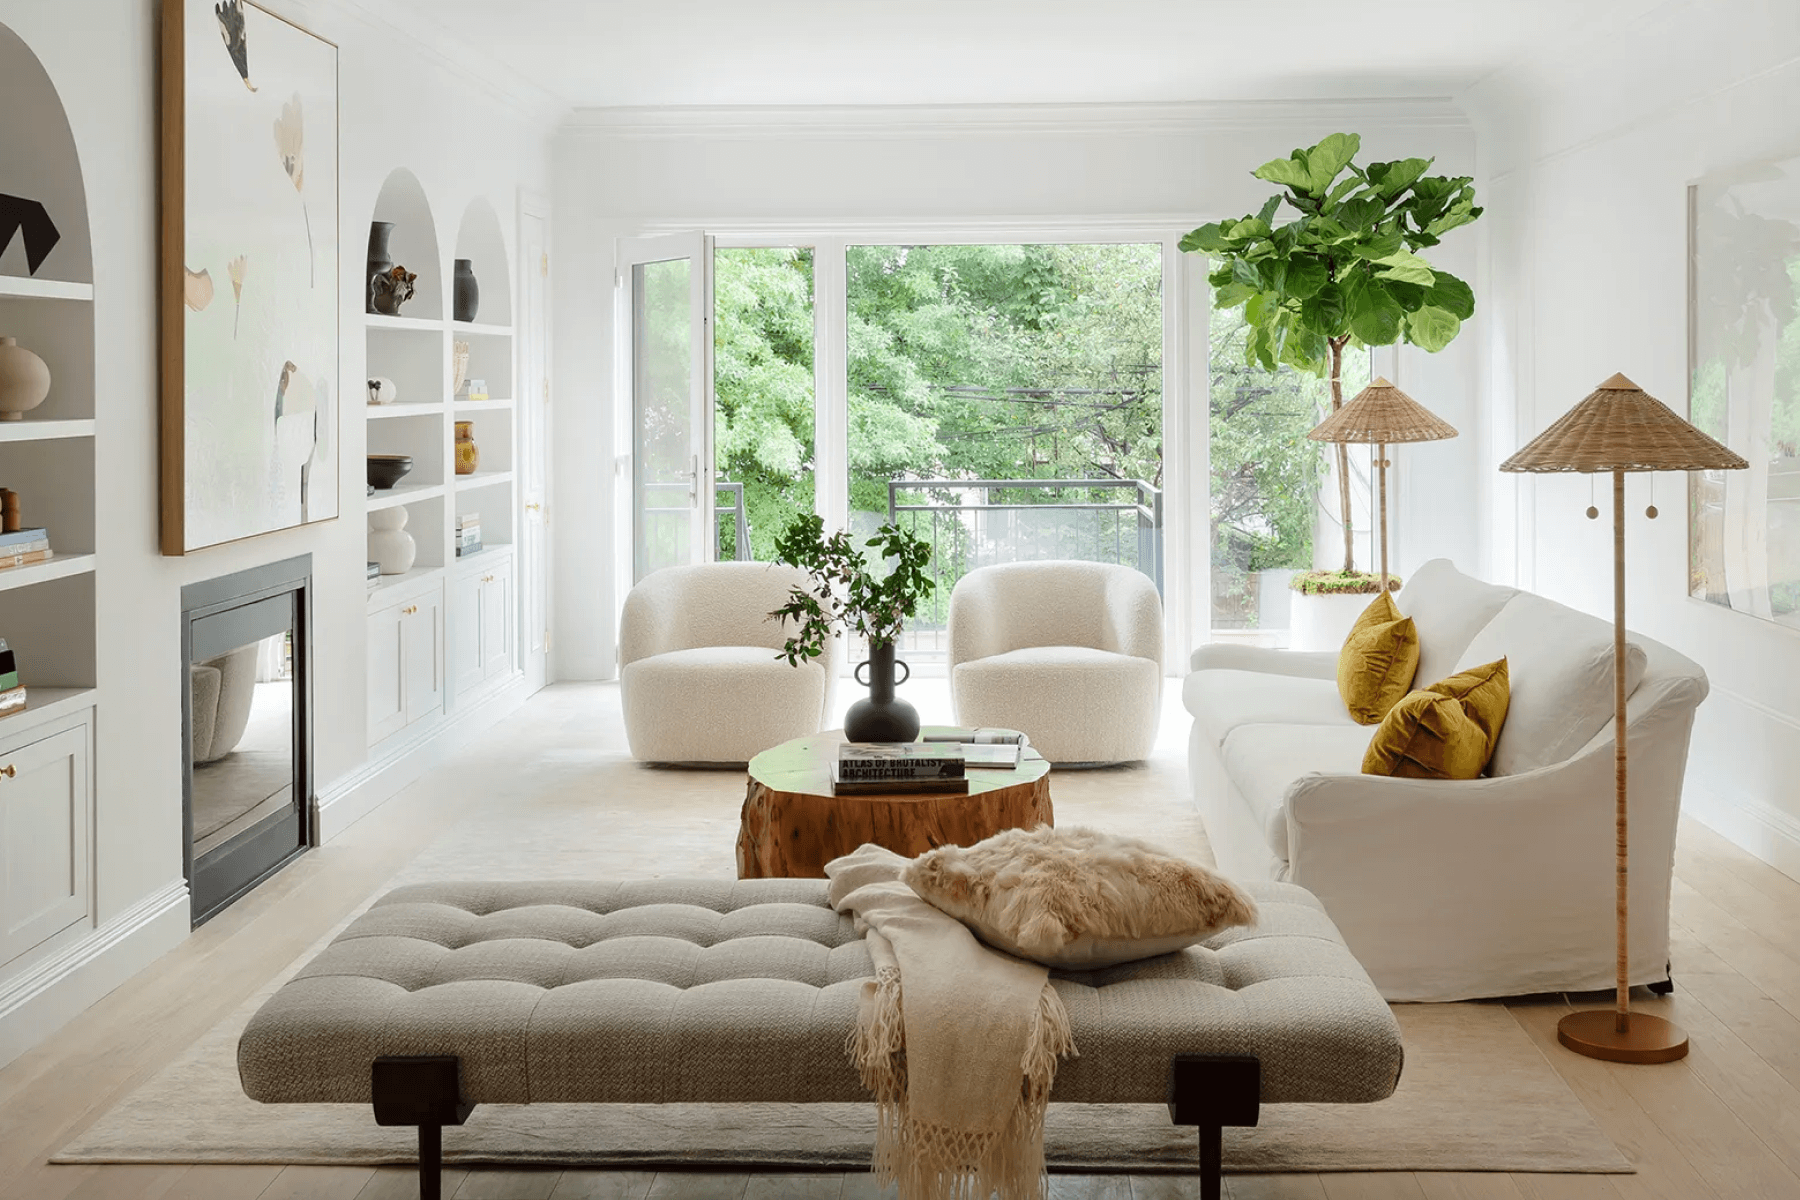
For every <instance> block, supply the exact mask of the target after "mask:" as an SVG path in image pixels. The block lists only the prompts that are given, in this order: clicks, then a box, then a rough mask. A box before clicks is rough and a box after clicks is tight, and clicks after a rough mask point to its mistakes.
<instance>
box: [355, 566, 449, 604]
mask: <svg viewBox="0 0 1800 1200" xmlns="http://www.w3.org/2000/svg"><path fill="white" fill-rule="evenodd" d="M443 574H444V568H442V567H414V568H413V569H412V570H410V571H404V572H402V573H400V574H399V575H383V576H382V577H381V582H380V583H378V584H376V585H375V586H374V587H372V588H370V589H369V601H370V604H371V606H378V605H380V604H384V603H386V602H387V597H388V596H390V595H392V594H393V593H395V592H397V591H401V590H404V589H406V588H409V587H411V586H412V585H413V584H416V583H423V582H425V581H427V580H430V579H438V578H442V576H443Z"/></svg>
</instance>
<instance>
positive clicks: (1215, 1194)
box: [1169, 1054, 1262, 1200]
mask: <svg viewBox="0 0 1800 1200" xmlns="http://www.w3.org/2000/svg"><path fill="white" fill-rule="evenodd" d="M1261 1108H1262V1063H1261V1062H1259V1061H1257V1059H1255V1058H1254V1057H1252V1056H1250V1055H1247V1054H1177V1055H1176V1056H1175V1057H1174V1058H1173V1059H1171V1060H1170V1062H1169V1121H1170V1122H1171V1123H1172V1124H1175V1125H1195V1126H1198V1127H1199V1129H1200V1200H1220V1196H1221V1195H1222V1194H1223V1192H1224V1174H1225V1146H1224V1143H1225V1126H1227V1125H1254V1124H1256V1119H1257V1117H1258V1115H1259V1114H1260V1112H1261Z"/></svg>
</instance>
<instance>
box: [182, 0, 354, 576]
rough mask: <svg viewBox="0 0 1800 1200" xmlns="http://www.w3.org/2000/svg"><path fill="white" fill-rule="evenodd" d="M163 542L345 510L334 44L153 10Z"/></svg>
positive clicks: (241, 22)
mask: <svg viewBox="0 0 1800 1200" xmlns="http://www.w3.org/2000/svg"><path fill="white" fill-rule="evenodd" d="M162 13H163V24H162V98H161V106H162V112H161V120H162V162H161V200H162V205H161V214H160V223H161V247H160V258H161V261H160V264H159V279H158V291H159V297H158V304H159V316H160V327H161V328H160V339H161V346H160V354H161V362H160V372H159V373H160V378H161V407H162V435H161V442H162V552H163V553H164V554H186V553H189V552H190V551H194V550H199V549H202V548H204V547H206V546H215V545H218V544H220V543H222V542H231V541H236V540H238V539H240V538H247V537H255V536H256V535H258V534H263V533H270V532H273V531H275V530H278V529H290V528H292V527H294V526H296V525H304V524H308V523H310V522H314V521H325V520H330V519H332V518H334V517H336V516H337V515H338V474H339V464H338V405H337V383H338V351H339V346H338V338H339V331H338V315H339V310H340V304H339V295H338V290H339V289H338V52H337V47H336V46H335V45H333V44H332V43H330V42H328V41H325V40H324V39H322V38H319V37H315V36H314V35H313V34H311V33H308V32H307V31H306V30H304V29H301V28H300V27H298V26H296V25H294V24H292V23H290V22H288V21H286V20H284V19H282V18H280V17H277V16H275V15H274V14H272V13H270V12H268V11H266V10H264V9H261V8H258V7H257V6H256V5H254V4H251V3H249V2H248V0H164V2H163V5H162Z"/></svg>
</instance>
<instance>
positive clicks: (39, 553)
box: [0, 545, 56, 571]
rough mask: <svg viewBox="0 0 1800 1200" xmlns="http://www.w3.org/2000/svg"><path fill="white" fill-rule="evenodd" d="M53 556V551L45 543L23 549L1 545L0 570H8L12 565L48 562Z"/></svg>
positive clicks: (26, 565) (22, 565)
mask: <svg viewBox="0 0 1800 1200" xmlns="http://www.w3.org/2000/svg"><path fill="white" fill-rule="evenodd" d="M55 556H56V555H55V551H53V550H51V549H50V547H49V546H47V545H46V546H41V547H39V548H38V549H35V550H24V551H20V550H18V549H17V548H16V547H13V546H3V547H0V571H10V570H11V569H12V568H14V567H29V566H30V565H31V564H33V563H41V562H48V561H50V559H52V558H54V557H55Z"/></svg>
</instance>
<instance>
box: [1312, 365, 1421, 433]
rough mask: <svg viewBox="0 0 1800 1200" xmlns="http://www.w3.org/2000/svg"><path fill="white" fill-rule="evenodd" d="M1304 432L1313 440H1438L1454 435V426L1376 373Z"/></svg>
mask: <svg viewBox="0 0 1800 1200" xmlns="http://www.w3.org/2000/svg"><path fill="white" fill-rule="evenodd" d="M1306 436H1307V437H1309V438H1311V439H1312V440H1313V441H1315V442H1356V443H1358V444H1362V443H1369V444H1372V445H1380V444H1382V443H1394V442H1436V441H1441V440H1443V439H1444V438H1453V437H1455V436H1456V429H1455V427H1454V426H1452V425H1450V424H1449V423H1448V422H1446V421H1443V420H1440V419H1439V418H1438V417H1437V416H1436V415H1434V414H1433V413H1432V411H1431V410H1430V409H1428V408H1426V407H1425V406H1424V405H1423V404H1420V403H1419V402H1418V401H1417V400H1414V399H1413V398H1412V397H1411V396H1409V395H1407V394H1406V393H1405V392H1403V391H1401V390H1400V389H1399V388H1397V387H1395V386H1394V385H1393V384H1391V383H1389V382H1388V381H1387V380H1385V379H1382V378H1380V377H1379V376H1378V377H1377V378H1376V380H1375V382H1374V383H1371V384H1370V385H1369V386H1368V387H1366V388H1364V389H1363V390H1362V391H1360V392H1358V393H1356V395H1355V396H1354V397H1352V398H1351V400H1350V402H1349V403H1348V404H1346V405H1344V407H1342V408H1340V409H1338V410H1337V411H1336V412H1334V413H1332V414H1331V415H1330V416H1329V417H1326V418H1325V419H1324V420H1323V421H1320V422H1319V424H1318V426H1317V427H1316V428H1314V429H1313V431H1312V432H1311V433H1309V434H1307V435H1306Z"/></svg>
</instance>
